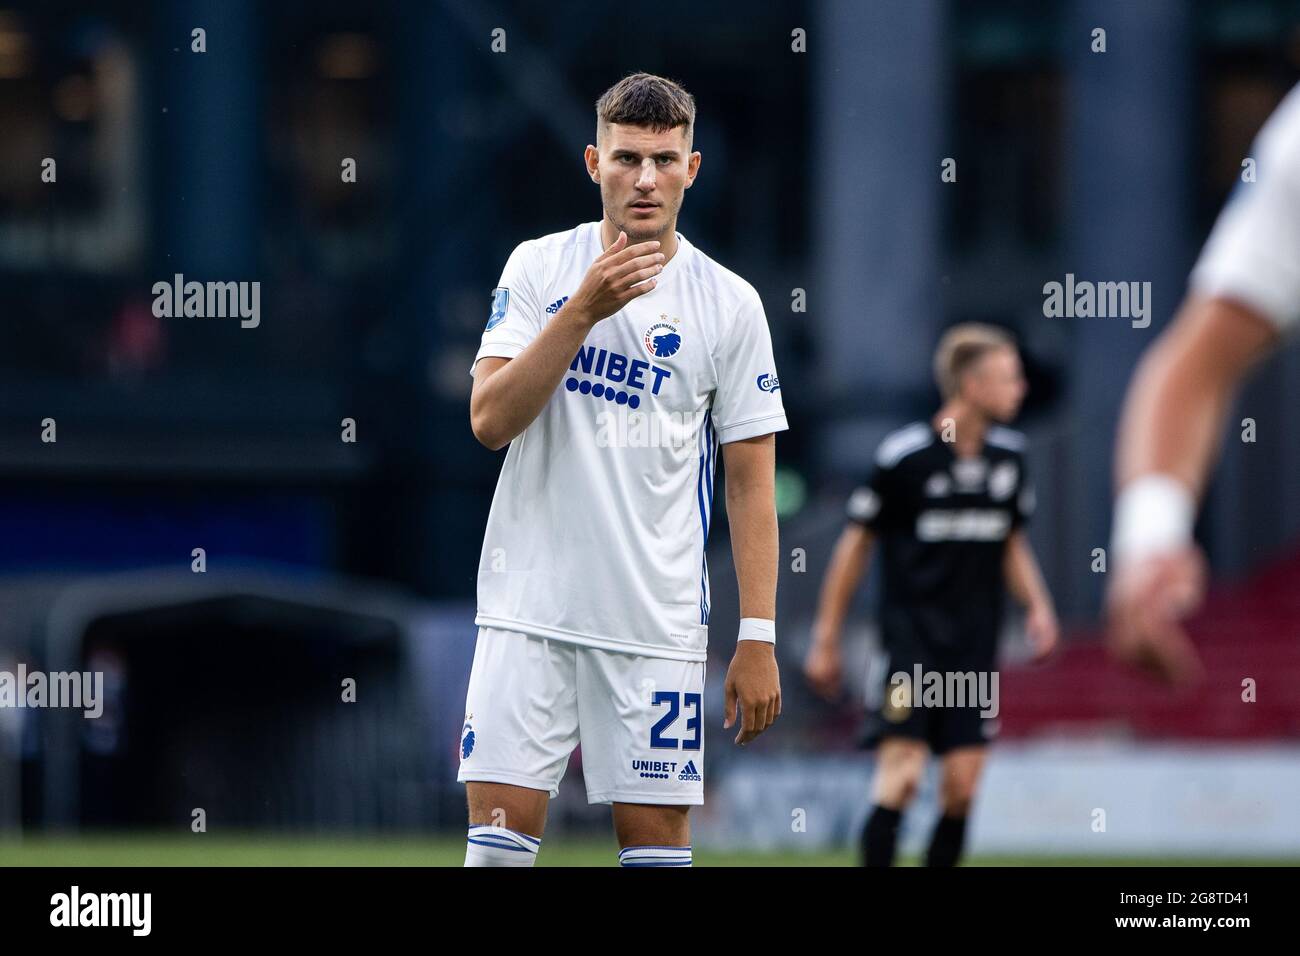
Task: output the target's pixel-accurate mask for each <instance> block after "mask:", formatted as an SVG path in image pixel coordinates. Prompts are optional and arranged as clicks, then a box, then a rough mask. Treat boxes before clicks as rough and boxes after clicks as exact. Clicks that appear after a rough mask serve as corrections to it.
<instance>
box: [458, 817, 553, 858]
mask: <svg viewBox="0 0 1300 956" xmlns="http://www.w3.org/2000/svg"><path fill="white" fill-rule="evenodd" d="M541 846H542V841H541V840H539V839H537V837H531V836H529V835H528V834H527V833H519V832H518V831H516V830H507V829H506V828H505V827H494V826H488V825H485V824H475V825H474V826H471V827H470V828H469V835H468V837H467V838H466V844H465V865H466V866H532V865H533V863H535V862H536V860H537V851H538V850H539V849H541Z"/></svg>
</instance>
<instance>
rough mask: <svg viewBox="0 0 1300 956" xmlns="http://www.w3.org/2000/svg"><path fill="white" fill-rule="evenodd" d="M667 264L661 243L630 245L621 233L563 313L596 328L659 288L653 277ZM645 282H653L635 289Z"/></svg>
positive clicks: (597, 258)
mask: <svg viewBox="0 0 1300 956" xmlns="http://www.w3.org/2000/svg"><path fill="white" fill-rule="evenodd" d="M664 261H665V260H664V254H663V253H662V252H660V251H659V241H658V240H655V239H652V240H651V241H649V242H639V243H637V244H636V245H634V246H629V245H628V244H627V233H625V232H620V233H619V234H618V238H617V239H615V240H614V241H613V242H612V243H610V246H609V248H608V249H606V250H605V251H604V252H602V253H601V254H600V255H599V256H597V257H596V261H595V262H593V263H592V264H591V268H589V269H588V270H587V274H586V275H585V276H584V277H583V279H582V284H581V285H580V286H578V291H577V292H575V293H573V295H572V296H570V297H569V301H568V302H567V303H566V304H565V307H564V310H565V311H567V312H569V313H570V314H573V315H580V316H582V317H583V319H584V320H585V321H587V322H589V323H591V324H592V325H595V324H596V323H597V322H599V321H601V320H602V319H607V318H609V317H610V316H611V315H613V314H614V313H615V312H617V311H618V310H619V309H621V308H623V306H625V305H627V304H628V303H629V302H631V301H632V300H633V299H635V298H637V296H642V295H645V294H646V293H647V292H653V291H654V288H655V285H656V282H655V279H654V276H657V275H658V274H659V273H660V272H662V271H663V268H664ZM643 279H649V280H650V281H649V282H644V283H642V284H641V285H639V286H637V287H636V288H635V289H634V288H632V286H634V285H636V283H638V282H642V280H643Z"/></svg>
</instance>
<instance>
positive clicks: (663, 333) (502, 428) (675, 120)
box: [458, 73, 787, 866]
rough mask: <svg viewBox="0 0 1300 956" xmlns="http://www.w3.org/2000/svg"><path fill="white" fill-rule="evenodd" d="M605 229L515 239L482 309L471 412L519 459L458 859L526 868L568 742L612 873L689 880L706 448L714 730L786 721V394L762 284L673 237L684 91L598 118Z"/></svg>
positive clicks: (484, 615) (498, 562) (484, 600)
mask: <svg viewBox="0 0 1300 956" xmlns="http://www.w3.org/2000/svg"><path fill="white" fill-rule="evenodd" d="M596 114H597V133H596V145H595V146H588V147H587V148H586V151H585V159H586V167H587V172H588V174H589V175H590V177H591V179H592V180H593V181H594V182H596V183H597V184H599V186H600V195H601V203H602V206H603V210H604V214H603V217H602V219H601V220H600V221H599V222H589V223H584V224H583V225H580V226H578V227H577V228H575V229H570V230H568V231H567V232H560V233H555V234H553V235H549V236H544V237H542V238H540V239H534V240H529V241H527V242H524V243H522V244H520V245H519V246H518V247H517V248H516V249H515V251H514V253H513V254H512V255H511V256H510V259H509V261H508V262H507V263H506V266H505V270H504V272H503V273H502V275H501V281H500V284H499V287H498V288H497V289H496V290H495V292H494V293H493V304H492V313H491V317H490V318H489V320H488V323H487V328H486V330H485V331H484V333H483V340H482V345H481V346H480V348H479V351H478V354H477V356H476V357H475V360H474V369H473V374H474V389H473V395H472V398H471V403H470V420H471V424H472V426H473V429H474V434H475V436H477V438H478V439H479V441H480V442H482V443H483V444H484V445H486V446H487V447H489V448H492V449H494V450H495V449H499V448H501V447H504V446H505V445H507V444H509V446H510V447H509V451H508V452H507V453H506V458H505V463H504V465H503V466H502V469H501V475H500V478H499V480H498V482H497V489H496V494H495V496H494V497H493V501H492V510H491V513H490V515H489V517H488V523H487V530H486V532H485V534H484V538H483V550H482V556H481V559H480V562H479V571H478V614H477V616H476V618H475V623H476V624H477V625H478V627H479V632H478V642H477V645H476V648H475V652H474V664H473V668H472V671H471V674H470V683H469V692H468V694H467V698H466V704H465V711H466V713H465V723H464V726H463V728H462V730H461V764H460V772H459V777H458V779H460V780H462V781H464V782H465V784H466V791H467V797H468V802H469V838H468V845H467V850H466V856H465V865H466V866H531V865H532V864H533V861H534V860H535V859H536V856H537V851H538V848H539V847H540V844H541V837H542V830H543V827H544V825H545V822H546V807H547V800H548V798H550V797H554V796H555V795H556V794H557V793H558V791H559V783H560V779H561V777H562V776H563V775H564V771H565V768H566V766H567V764H568V760H569V755H570V753H571V752H572V751H573V749H574V747H576V746H577V745H578V744H579V742H581V744H582V745H583V747H582V754H583V773H584V776H585V779H586V786H587V799H588V801H589V802H591V803H609V804H612V805H613V817H614V827H615V831H616V833H617V836H618V841H619V846H620V847H621V851H620V853H619V862H620V863H621V864H622V865H624V866H690V865H691V847H690V831H689V824H688V819H687V813H688V811H689V808H690V807H691V806H692V805H694V804H699V803H702V802H703V797H704V783H703V781H704V727H703V692H704V667H705V664H704V662H705V646H706V641H707V635H708V626H709V624H710V620H709V577H708V568H707V567H706V564H705V542H706V540H707V537H708V533H709V525H710V518H711V508H712V496H713V483H714V473H715V467H716V459H717V450H718V446H719V445H721V447H722V453H723V458H724V460H725V464H726V473H727V482H726V504H727V514H728V517H729V518H730V524H731V542H732V551H733V554H734V558H735V564H736V577H737V583H738V585H739V590H740V613H741V620H740V625H739V634H738V639H737V644H736V651H735V656H734V657H733V658H732V661H731V666H730V668H729V669H728V671H727V678H726V684H725V701H726V707H725V709H726V720H725V723H724V727H731V726H732V725H733V724H734V723H736V722H737V720H738V721H739V724H740V727H739V732H738V734H737V736H736V738H735V739H736V742H737V743H739V744H745V743H748V742H749V741H750V740H752V739H753V738H754V737H756V736H757V735H758V734H760V733H762V732H763V731H764V730H765V729H766V728H767V727H769V726H770V725H771V724H772V722H773V721H774V720H775V719H776V717H777V715H778V714H779V713H780V711H781V694H780V682H779V678H778V674H777V667H776V658H775V650H774V644H775V640H776V638H775V618H776V581H777V522H776V507H775V493H774V471H775V447H776V446H775V434H774V433H775V432H778V431H781V430H783V429H785V428H786V427H787V426H786V419H785V411H784V408H783V406H782V403H781V394H780V380H779V378H778V377H777V371H776V367H775V364H774V362H773V358H772V343H771V336H770V334H769V331H768V327H767V319H766V316H765V315H764V312H763V305H762V302H761V301H760V299H759V297H758V294H757V293H756V292H755V291H754V289H753V287H752V286H750V284H749V283H748V282H746V281H745V280H743V279H741V278H740V277H739V276H737V275H735V274H734V273H732V272H729V271H728V270H726V269H724V268H723V267H722V266H720V265H718V264H717V263H716V262H714V261H713V260H712V259H710V258H709V257H708V256H706V255H705V254H704V253H703V252H701V251H699V250H698V249H696V248H695V247H694V246H692V245H691V243H689V242H688V241H687V240H686V238H685V237H684V236H682V235H681V234H680V233H678V232H677V231H676V224H677V214H678V211H679V209H680V208H681V204H682V199H683V195H684V192H685V190H686V189H687V188H689V187H690V185H691V183H692V182H693V181H694V180H695V177H696V175H697V173H698V172H699V167H700V154H699V153H698V152H692V150H691V141H692V132H693V125H694V120H695V104H694V100H693V98H692V97H691V96H690V94H688V93H687V92H686V91H685V90H683V89H682V88H681V87H680V86H678V85H677V84H675V83H673V82H671V81H669V80H665V79H662V78H660V77H656V76H652V75H649V74H644V73H638V74H634V75H631V76H628V77H626V78H624V79H623V80H621V81H620V82H619V83H617V84H616V85H615V86H614V87H612V88H611V89H610V90H608V91H607V92H606V93H605V94H604V95H603V96H601V98H600V99H599V100H598V101H597V103H596Z"/></svg>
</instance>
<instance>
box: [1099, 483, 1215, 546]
mask: <svg viewBox="0 0 1300 956" xmlns="http://www.w3.org/2000/svg"><path fill="white" fill-rule="evenodd" d="M1195 519H1196V501H1195V499H1194V498H1193V497H1192V493H1191V492H1190V491H1188V490H1187V486H1186V485H1184V484H1183V483H1182V482H1180V481H1178V480H1177V479H1176V478H1173V477H1171V476H1169V475H1161V474H1151V475H1143V476H1142V477H1140V478H1138V479H1137V480H1135V481H1131V482H1129V483H1128V485H1126V486H1125V487H1124V488H1123V490H1122V491H1120V493H1119V498H1118V499H1117V500H1116V501H1115V526H1114V527H1113V528H1112V529H1111V546H1110V549H1111V559H1112V561H1114V562H1115V563H1116V564H1117V565H1118V564H1131V563H1132V562H1135V561H1140V560H1143V559H1144V558H1149V557H1151V556H1152V555H1157V554H1169V553H1171V552H1173V551H1178V550H1181V549H1182V548H1184V547H1186V546H1187V545H1189V544H1191V542H1192V525H1193V523H1194V522H1195Z"/></svg>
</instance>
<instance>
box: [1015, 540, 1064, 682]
mask: <svg viewBox="0 0 1300 956" xmlns="http://www.w3.org/2000/svg"><path fill="white" fill-rule="evenodd" d="M1003 574H1004V576H1005V578H1006V582H1007V590H1008V591H1010V592H1011V595H1012V596H1013V597H1014V598H1015V599H1016V600H1017V601H1019V602H1020V604H1021V605H1022V606H1023V607H1024V608H1025V611H1026V617H1025V631H1026V633H1027V635H1028V637H1029V640H1030V643H1031V644H1033V646H1034V657H1035V659H1037V660H1041V659H1043V658H1044V657H1046V656H1047V655H1049V654H1050V653H1052V651H1053V650H1054V649H1055V648H1056V644H1057V641H1058V640H1059V639H1060V625H1059V623H1058V622H1057V619H1056V607H1055V605H1054V604H1053V603H1052V595H1051V592H1049V591H1048V590H1047V584H1046V583H1045V582H1044V581H1043V574H1042V571H1041V570H1039V567H1038V559H1037V558H1036V557H1034V549H1033V547H1032V545H1030V543H1029V535H1027V534H1026V533H1025V531H1024V529H1023V528H1020V529H1018V530H1016V531H1013V532H1012V533H1011V536H1010V537H1009V538H1007V548H1006V554H1005V556H1004V557H1003Z"/></svg>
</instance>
